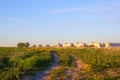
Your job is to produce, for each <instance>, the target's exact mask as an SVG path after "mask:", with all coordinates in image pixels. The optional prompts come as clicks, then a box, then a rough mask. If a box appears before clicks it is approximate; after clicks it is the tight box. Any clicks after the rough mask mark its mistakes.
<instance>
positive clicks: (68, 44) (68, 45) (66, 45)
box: [63, 43, 74, 47]
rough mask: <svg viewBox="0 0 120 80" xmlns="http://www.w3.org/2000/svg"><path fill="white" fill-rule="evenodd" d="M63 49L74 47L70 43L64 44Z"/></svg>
mask: <svg viewBox="0 0 120 80" xmlns="http://www.w3.org/2000/svg"><path fill="white" fill-rule="evenodd" d="M63 47H74V45H73V44H72V43H64V44H63Z"/></svg>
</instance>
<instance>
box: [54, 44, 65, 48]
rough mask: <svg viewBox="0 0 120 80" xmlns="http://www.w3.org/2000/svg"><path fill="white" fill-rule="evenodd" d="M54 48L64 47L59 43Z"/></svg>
mask: <svg viewBox="0 0 120 80" xmlns="http://www.w3.org/2000/svg"><path fill="white" fill-rule="evenodd" d="M54 47H59V48H60V47H63V46H62V44H60V43H58V44H55V45H54Z"/></svg>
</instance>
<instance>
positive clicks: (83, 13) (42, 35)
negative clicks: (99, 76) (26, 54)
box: [0, 0, 120, 46]
mask: <svg viewBox="0 0 120 80" xmlns="http://www.w3.org/2000/svg"><path fill="white" fill-rule="evenodd" d="M119 36H120V0H0V46H16V44H17V43H18V42H30V43H31V44H43V45H45V44H55V43H64V42H72V43H74V42H79V41H80V42H86V43H88V42H91V41H96V42H99V41H100V42H120V37H119Z"/></svg>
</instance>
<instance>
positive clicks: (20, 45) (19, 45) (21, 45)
mask: <svg viewBox="0 0 120 80" xmlns="http://www.w3.org/2000/svg"><path fill="white" fill-rule="evenodd" d="M17 47H19V48H23V47H25V44H24V43H18V44H17Z"/></svg>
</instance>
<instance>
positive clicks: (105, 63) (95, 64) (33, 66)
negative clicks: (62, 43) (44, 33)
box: [0, 47, 120, 80]
mask: <svg viewBox="0 0 120 80" xmlns="http://www.w3.org/2000/svg"><path fill="white" fill-rule="evenodd" d="M50 51H55V52H57V54H58V56H59V59H60V67H59V68H57V69H56V70H55V71H52V72H51V74H50V76H51V79H55V78H60V79H65V78H66V77H67V75H65V73H64V71H65V69H66V68H65V67H74V66H76V64H75V60H74V58H73V57H72V56H71V55H74V56H77V57H78V58H79V59H81V60H82V61H83V62H85V63H86V66H87V67H86V68H85V71H86V73H87V75H86V79H88V80H89V79H92V80H117V79H120V72H119V70H120V64H119V63H120V48H111V49H104V48H100V49H96V48H82V49H76V48H39V49H36V48H34V49H32V48H28V49H27V48H14V47H13V48H9V47H7V48H3V47H1V48H0V73H1V75H0V80H20V79H21V77H22V76H23V75H25V74H27V73H29V72H31V71H41V70H44V69H46V68H47V67H48V66H49V65H50V62H51V61H52V60H53V59H52V57H51V54H50ZM116 70H117V71H116ZM111 74H112V75H111Z"/></svg>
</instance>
